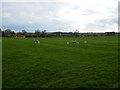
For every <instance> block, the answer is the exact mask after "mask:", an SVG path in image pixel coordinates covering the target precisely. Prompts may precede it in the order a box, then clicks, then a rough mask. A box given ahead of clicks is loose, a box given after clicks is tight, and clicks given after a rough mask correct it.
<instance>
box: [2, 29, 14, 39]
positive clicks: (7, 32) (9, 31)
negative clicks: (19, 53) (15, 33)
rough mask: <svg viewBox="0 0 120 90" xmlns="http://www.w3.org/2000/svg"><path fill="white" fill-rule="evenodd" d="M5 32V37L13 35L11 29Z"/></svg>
mask: <svg viewBox="0 0 120 90" xmlns="http://www.w3.org/2000/svg"><path fill="white" fill-rule="evenodd" d="M3 33H4V36H5V37H9V36H10V35H11V33H12V31H11V29H6V30H5V31H4V32H3Z"/></svg>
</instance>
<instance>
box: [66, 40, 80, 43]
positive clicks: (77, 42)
mask: <svg viewBox="0 0 120 90" xmlns="http://www.w3.org/2000/svg"><path fill="white" fill-rule="evenodd" d="M70 43H75V44H79V42H77V41H76V40H75V41H73V40H72V41H71V42H67V44H70Z"/></svg>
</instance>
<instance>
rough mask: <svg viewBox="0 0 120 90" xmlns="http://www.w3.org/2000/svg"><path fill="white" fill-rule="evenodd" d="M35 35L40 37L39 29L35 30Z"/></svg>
mask: <svg viewBox="0 0 120 90" xmlns="http://www.w3.org/2000/svg"><path fill="white" fill-rule="evenodd" d="M35 35H36V36H37V37H38V36H40V30H39V29H38V30H35Z"/></svg>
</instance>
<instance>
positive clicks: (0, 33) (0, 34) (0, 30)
mask: <svg viewBox="0 0 120 90" xmlns="http://www.w3.org/2000/svg"><path fill="white" fill-rule="evenodd" d="M1 36H2V29H1V28H0V37H1Z"/></svg>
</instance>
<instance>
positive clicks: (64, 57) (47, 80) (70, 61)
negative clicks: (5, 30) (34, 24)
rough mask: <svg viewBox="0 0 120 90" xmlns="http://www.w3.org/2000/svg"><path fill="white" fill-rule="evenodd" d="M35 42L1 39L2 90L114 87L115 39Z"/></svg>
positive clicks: (116, 71)
mask: <svg viewBox="0 0 120 90" xmlns="http://www.w3.org/2000/svg"><path fill="white" fill-rule="evenodd" d="M37 39H38V40H40V42H41V43H40V44H34V43H33V40H34V38H3V40H2V45H3V47H2V48H3V52H2V56H3V57H2V65H3V66H2V67H3V69H2V70H3V88H116V87H117V85H118V83H117V77H118V76H117V73H118V68H117V67H118V66H117V60H118V38H117V36H96V37H93V36H90V37H78V38H73V37H72V38H70V37H66V38H45V39H42V38H37ZM71 40H77V41H79V42H80V44H69V45H67V43H66V42H67V41H71ZM84 41H87V43H84Z"/></svg>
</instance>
